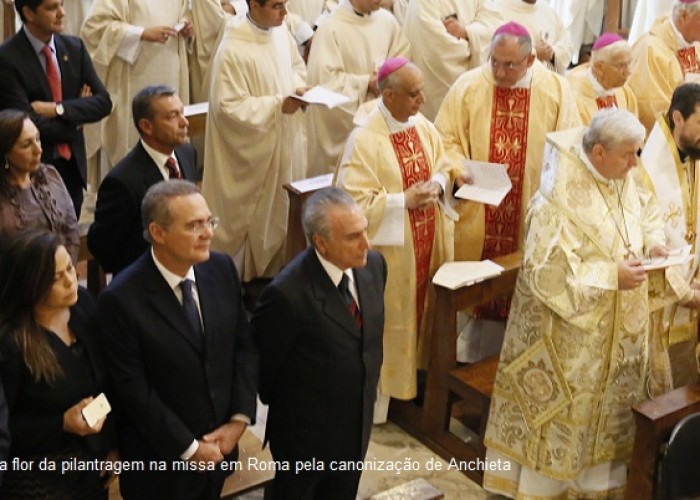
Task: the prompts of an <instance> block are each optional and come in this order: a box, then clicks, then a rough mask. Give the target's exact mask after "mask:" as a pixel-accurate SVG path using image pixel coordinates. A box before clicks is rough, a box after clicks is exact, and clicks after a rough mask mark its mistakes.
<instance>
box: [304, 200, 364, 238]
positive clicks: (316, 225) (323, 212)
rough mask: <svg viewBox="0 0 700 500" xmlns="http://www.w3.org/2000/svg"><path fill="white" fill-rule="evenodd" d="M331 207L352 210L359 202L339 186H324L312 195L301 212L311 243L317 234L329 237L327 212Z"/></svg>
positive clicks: (305, 231) (307, 236)
mask: <svg viewBox="0 0 700 500" xmlns="http://www.w3.org/2000/svg"><path fill="white" fill-rule="evenodd" d="M331 207H341V208H346V209H348V210H351V209H354V208H356V207H357V204H356V203H355V200H353V199H352V197H351V196H350V195H349V194H348V193H347V191H345V190H343V189H341V188H337V187H328V188H324V189H321V190H320V191H316V192H315V193H314V194H313V195H311V196H310V197H309V199H307V200H306V202H304V208H303V209H302V212H301V225H302V226H303V227H304V233H305V234H306V238H307V239H308V240H309V241H310V242H311V243H313V236H314V235H315V234H318V235H319V236H322V237H323V238H328V237H329V235H330V230H329V228H328V220H327V219H328V217H327V213H328V209H329V208H331Z"/></svg>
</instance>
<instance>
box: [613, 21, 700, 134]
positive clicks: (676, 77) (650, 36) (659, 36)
mask: <svg viewBox="0 0 700 500" xmlns="http://www.w3.org/2000/svg"><path fill="white" fill-rule="evenodd" d="M694 45H695V52H696V54H698V55H699V56H700V44H698V43H695V44H694ZM678 48H679V47H678V41H677V40H676V35H675V33H674V31H673V28H672V26H671V18H670V17H669V16H662V17H660V18H659V19H657V20H656V22H655V23H654V26H652V28H651V30H650V31H649V33H647V34H645V35H643V36H642V37H641V38H640V39H639V40H637V41H636V42H635V44H634V45H633V46H632V75H631V76H630V78H629V80H628V81H627V83H628V85H629V86H630V87H631V88H632V91H633V92H634V93H635V95H636V96H637V102H638V104H639V121H641V122H642V124H643V125H644V126H645V127H646V129H647V133H649V132H651V129H652V128H653V127H654V123H655V122H656V117H657V116H658V115H659V113H665V112H666V111H667V110H668V105H669V104H670V103H671V96H672V95H673V91H674V90H675V89H676V87H677V86H678V85H680V84H681V83H683V80H684V78H685V75H684V73H683V68H682V67H681V63H680V62H679V60H678V56H677V54H676V51H677V50H678Z"/></svg>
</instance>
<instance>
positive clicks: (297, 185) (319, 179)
mask: <svg viewBox="0 0 700 500" xmlns="http://www.w3.org/2000/svg"><path fill="white" fill-rule="evenodd" d="M332 182H333V174H323V175H318V176H316V177H309V178H308V179H301V180H299V181H294V182H292V183H291V186H292V187H293V188H294V189H296V190H297V191H299V192H300V193H308V192H309V191H316V190H317V189H323V188H327V187H331V183H332Z"/></svg>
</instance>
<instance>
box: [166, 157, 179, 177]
mask: <svg viewBox="0 0 700 500" xmlns="http://www.w3.org/2000/svg"><path fill="white" fill-rule="evenodd" d="M165 168H167V169H168V178H170V179H182V173H181V172H180V169H179V168H178V166H177V162H176V161H175V158H173V157H172V156H171V157H170V158H168V159H167V161H166V162H165Z"/></svg>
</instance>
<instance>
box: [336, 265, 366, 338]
mask: <svg viewBox="0 0 700 500" xmlns="http://www.w3.org/2000/svg"><path fill="white" fill-rule="evenodd" d="M349 282H350V279H349V278H348V275H347V274H345V273H343V277H342V278H341V279H340V283H339V284H338V290H340V294H341V295H342V296H343V300H344V301H345V303H346V304H347V306H348V309H350V314H352V317H353V319H354V320H355V326H356V327H357V329H358V330H362V314H361V313H360V308H359V307H358V306H357V302H355V298H354V297H353V296H352V293H350V287H349Z"/></svg>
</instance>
